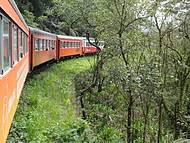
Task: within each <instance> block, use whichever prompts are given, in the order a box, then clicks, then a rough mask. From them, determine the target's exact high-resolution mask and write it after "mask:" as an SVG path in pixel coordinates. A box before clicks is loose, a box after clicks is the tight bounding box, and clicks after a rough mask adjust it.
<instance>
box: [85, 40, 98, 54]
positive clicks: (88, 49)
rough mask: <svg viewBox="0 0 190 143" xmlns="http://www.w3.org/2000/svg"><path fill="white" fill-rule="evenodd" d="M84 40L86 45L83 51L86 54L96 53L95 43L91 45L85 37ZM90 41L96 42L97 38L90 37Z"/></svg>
mask: <svg viewBox="0 0 190 143" xmlns="http://www.w3.org/2000/svg"><path fill="white" fill-rule="evenodd" d="M83 41H84V44H83V46H84V48H83V53H84V54H94V53H96V52H97V49H96V47H94V46H93V45H91V44H90V43H89V41H88V40H87V39H86V38H85V37H83ZM90 42H92V43H95V39H94V38H90Z"/></svg>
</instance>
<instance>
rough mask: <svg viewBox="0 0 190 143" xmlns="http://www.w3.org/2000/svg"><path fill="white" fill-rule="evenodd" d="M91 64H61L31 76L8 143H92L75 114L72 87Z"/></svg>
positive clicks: (73, 61) (86, 60) (84, 61)
mask: <svg viewBox="0 0 190 143" xmlns="http://www.w3.org/2000/svg"><path fill="white" fill-rule="evenodd" d="M93 62H94V58H93V57H87V58H86V57H85V58H78V59H70V60H65V61H62V62H59V63H58V64H54V65H53V66H51V67H50V68H48V69H47V70H45V71H43V72H40V73H35V74H33V75H32V76H31V77H30V78H29V79H28V80H27V81H26V83H25V86H24V89H23V92H22V95H21V98H20V102H19V106H18V109H17V112H16V115H15V117H14V121H13V124H12V127H11V130H10V133H9V137H8V142H9V143H11V142H24V143H25V142H35V143H36V142H39V143H43V142H45V143H48V142H49V143H50V142H57V143H62V142H95V140H96V137H95V135H94V134H93V132H92V130H91V129H90V125H89V124H88V123H87V122H86V121H84V120H82V119H81V117H80V116H79V114H78V112H79V107H78V106H77V104H76V98H75V92H74V91H75V90H74V85H73V78H74V76H75V75H76V74H77V73H79V72H81V71H84V70H87V69H89V68H90V67H91V66H92V63H93ZM78 76H80V74H79V75H78Z"/></svg>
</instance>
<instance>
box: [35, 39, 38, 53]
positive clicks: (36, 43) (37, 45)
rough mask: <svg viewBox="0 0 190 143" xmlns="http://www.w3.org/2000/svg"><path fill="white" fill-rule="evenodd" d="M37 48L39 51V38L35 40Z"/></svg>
mask: <svg viewBox="0 0 190 143" xmlns="http://www.w3.org/2000/svg"><path fill="white" fill-rule="evenodd" d="M35 50H36V51H38V50H39V39H36V40H35Z"/></svg>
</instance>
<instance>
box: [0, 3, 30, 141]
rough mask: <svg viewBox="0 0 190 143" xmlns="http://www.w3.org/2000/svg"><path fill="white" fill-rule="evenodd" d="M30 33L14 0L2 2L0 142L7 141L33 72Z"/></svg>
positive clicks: (0, 32)
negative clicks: (19, 103) (27, 78)
mask: <svg viewBox="0 0 190 143" xmlns="http://www.w3.org/2000/svg"><path fill="white" fill-rule="evenodd" d="M28 34H29V30H28V27H27V25H26V24H25V21H24V19H23V17H22V16H21V14H20V12H19V10H18V8H17V6H16V4H15V2H14V1H13V0H0V143H4V142H6V138H7V135H8V132H9V129H10V126H11V123H12V119H13V116H14V113H15V111H16V108H17V104H18V101H19V97H20V93H21V90H22V88H23V85H24V82H25V79H26V76H27V73H28V71H29V60H28V59H29V53H28Z"/></svg>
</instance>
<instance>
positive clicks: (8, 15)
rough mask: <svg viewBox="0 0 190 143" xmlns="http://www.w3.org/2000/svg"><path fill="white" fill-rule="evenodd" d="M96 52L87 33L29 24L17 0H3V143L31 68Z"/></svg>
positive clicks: (0, 70) (0, 127)
mask: <svg viewBox="0 0 190 143" xmlns="http://www.w3.org/2000/svg"><path fill="white" fill-rule="evenodd" d="M90 40H91V42H95V40H94V39H93V38H91V39H90ZM96 52H97V49H96V47H94V46H92V45H90V44H89V42H88V41H87V40H86V38H85V37H72V36H63V35H56V34H52V33H49V32H45V31H42V30H39V29H35V28H32V27H28V26H27V24H26V23H25V21H24V19H23V17H22V15H21V13H20V11H19V10H18V8H17V5H16V3H15V2H14V0H0V143H3V142H6V138H7V136H8V133H9V129H10V126H11V123H12V120H13V116H14V114H15V111H16V108H17V104H18V101H19V97H20V94H21V91H22V88H23V86H24V82H25V80H26V77H27V74H28V73H29V72H31V71H32V70H33V69H34V68H35V67H36V66H39V65H41V64H43V63H46V62H48V61H50V60H59V59H61V58H63V57H68V56H75V55H80V56H81V55H86V54H89V53H96Z"/></svg>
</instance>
